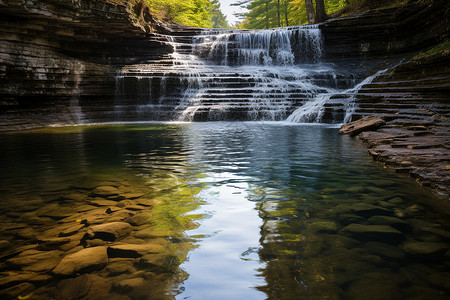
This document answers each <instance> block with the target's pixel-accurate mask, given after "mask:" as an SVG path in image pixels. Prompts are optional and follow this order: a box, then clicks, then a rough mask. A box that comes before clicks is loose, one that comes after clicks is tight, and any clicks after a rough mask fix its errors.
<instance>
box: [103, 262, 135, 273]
mask: <svg viewBox="0 0 450 300" xmlns="http://www.w3.org/2000/svg"><path fill="white" fill-rule="evenodd" d="M105 271H106V272H108V275H109V276H117V275H121V274H133V273H135V272H136V269H135V268H134V267H133V263H132V262H131V261H117V262H110V263H109V264H108V266H107V267H106V269H105Z"/></svg>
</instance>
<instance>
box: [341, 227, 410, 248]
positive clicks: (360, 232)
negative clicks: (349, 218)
mask: <svg viewBox="0 0 450 300" xmlns="http://www.w3.org/2000/svg"><path fill="white" fill-rule="evenodd" d="M341 232H342V233H343V234H346V235H349V236H351V237H354V238H356V239H358V240H363V241H371V240H376V241H384V242H388V243H398V242H400V241H401V240H402V239H403V234H402V233H401V232H400V231H398V230H397V229H395V228H394V227H392V226H389V225H363V224H355V223H353V224H350V225H347V226H345V227H344V228H342V230H341Z"/></svg>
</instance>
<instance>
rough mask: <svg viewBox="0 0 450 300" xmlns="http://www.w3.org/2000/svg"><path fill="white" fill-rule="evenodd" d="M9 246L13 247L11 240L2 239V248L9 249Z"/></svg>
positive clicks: (0, 242)
mask: <svg viewBox="0 0 450 300" xmlns="http://www.w3.org/2000/svg"><path fill="white" fill-rule="evenodd" d="M9 247H11V243H10V242H9V241H7V240H1V241H0V250H3V249H7V248H9Z"/></svg>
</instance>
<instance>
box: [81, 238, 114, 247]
mask: <svg viewBox="0 0 450 300" xmlns="http://www.w3.org/2000/svg"><path fill="white" fill-rule="evenodd" d="M108 243H109V242H107V241H104V240H100V239H93V240H86V247H97V246H105V245H107V244H108Z"/></svg>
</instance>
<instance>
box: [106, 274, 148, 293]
mask: <svg viewBox="0 0 450 300" xmlns="http://www.w3.org/2000/svg"><path fill="white" fill-rule="evenodd" d="M144 287H145V279H143V278H131V279H125V280H122V281H119V282H117V283H115V284H113V288H114V289H115V290H117V291H119V292H121V293H128V292H132V291H134V290H136V289H142V288H144Z"/></svg>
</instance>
